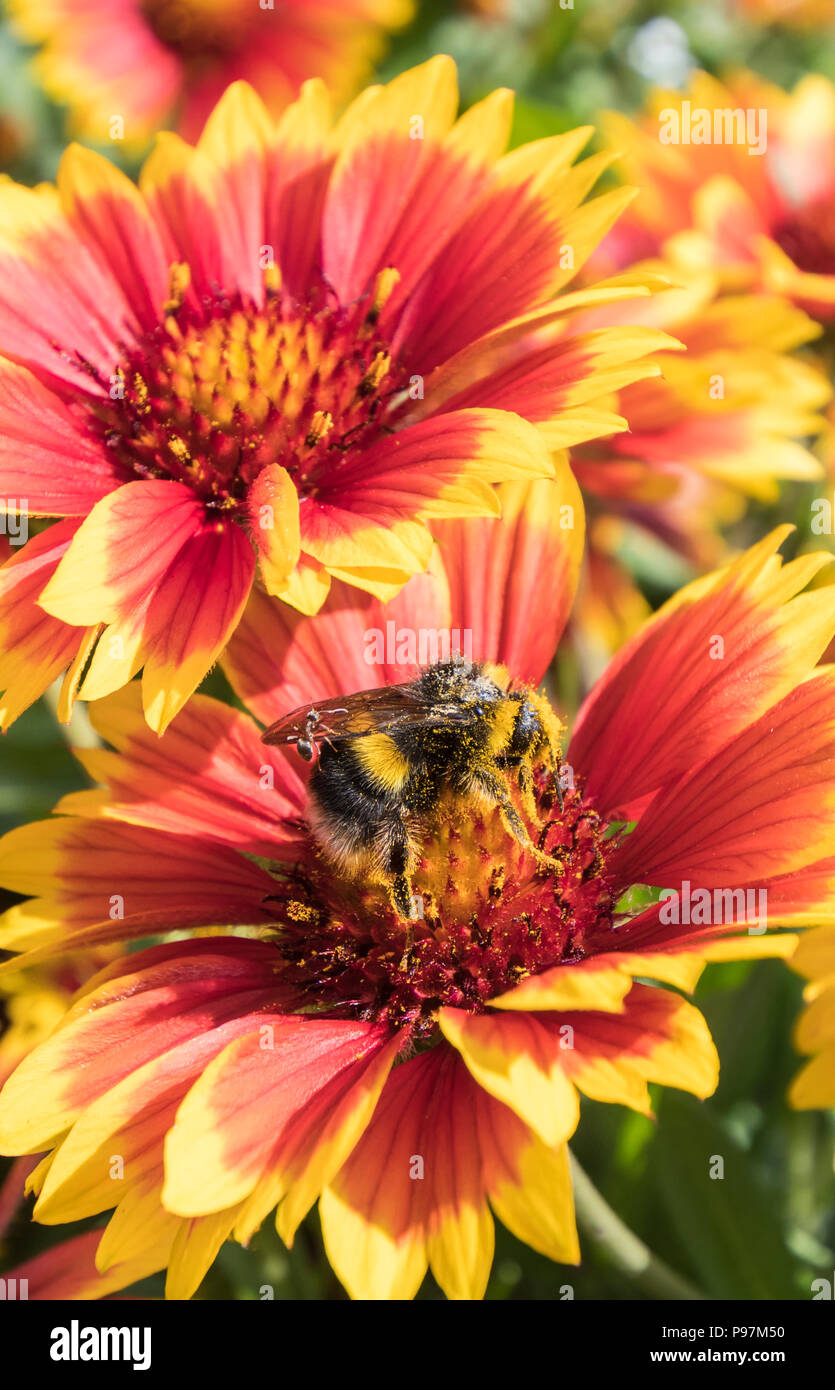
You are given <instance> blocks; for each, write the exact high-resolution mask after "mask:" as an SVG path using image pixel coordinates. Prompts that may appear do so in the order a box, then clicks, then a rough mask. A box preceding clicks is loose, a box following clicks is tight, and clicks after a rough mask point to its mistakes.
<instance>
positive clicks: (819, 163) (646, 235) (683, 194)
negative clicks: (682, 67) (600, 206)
mask: <svg viewBox="0 0 835 1390" xmlns="http://www.w3.org/2000/svg"><path fill="white" fill-rule="evenodd" d="M603 128H604V132H605V134H606V138H607V139H608V140H610V141H613V142H615V143H616V144H617V145H618V147H619V148H620V149H622V150H623V151H624V159H623V166H622V167H623V172H624V175H625V177H626V178H628V179H629V181H630V182H631V183H635V184H637V185H638V186H639V187H640V188H641V190H642V196H641V198H640V199H638V200H636V203H635V207H634V210H633V211H632V212H631V213H630V214H629V216H628V217H627V218H626V219H624V221H623V223H622V224H621V225H620V227H619V229H618V230H617V231H616V233H615V234H614V236H613V237H612V238H611V239H610V241H609V242H608V244H607V246H606V248H605V254H604V256H603V258H602V261H601V263H602V264H609V263H612V264H615V265H617V264H622V263H625V264H631V263H633V262H634V261H635V260H637V259H640V258H642V257H645V256H651V255H655V254H658V252H659V251H661V250H662V249H663V251H664V254H665V255H667V256H668V257H671V258H672V259H673V260H674V261H678V262H679V263H680V264H682V265H683V266H686V267H688V268H690V269H705V268H713V269H716V270H718V271H719V272H720V273H721V275H722V277H723V279H724V281H725V283H726V284H727V286H728V287H729V288H731V289H736V290H739V289H750V288H760V289H764V290H766V291H768V292H771V293H774V294H780V295H785V296H786V297H787V298H789V299H791V300H793V301H794V302H795V303H796V304H799V305H801V306H802V307H804V308H805V309H807V310H808V311H809V313H811V314H813V315H814V316H815V317H816V318H818V319H821V320H822V321H823V322H829V321H830V320H831V319H832V318H833V316H835V232H833V226H835V87H833V85H832V83H831V82H829V81H828V80H827V79H826V78H824V77H821V76H818V75H812V76H808V77H804V78H802V79H801V81H800V82H799V83H798V84H797V86H796V87H795V89H794V91H793V92H792V93H790V94H789V93H786V92H784V91H782V90H781V89H780V88H779V87H774V86H772V85H770V84H769V83H766V82H764V81H763V80H762V79H761V78H759V77H756V76H755V75H754V74H752V73H748V72H740V73H738V74H736V75H735V76H734V77H733V78H731V79H729V81H728V82H727V84H726V85H723V84H722V83H720V82H718V81H717V80H716V79H715V78H713V77H710V76H708V74H706V73H696V74H695V75H694V77H693V79H692V82H691V85H690V88H689V90H688V92H687V94H686V95H684V96H683V95H682V93H680V92H668V91H663V90H656V91H655V92H654V93H653V95H652V98H651V101H650V103H649V111H648V113H647V115H646V116H645V117H644V118H639V119H638V120H637V121H634V120H632V119H630V118H629V117H627V116H624V115H621V114H617V113H611V114H610V115H609V116H608V117H607V118H606V119H605V121H604V123H603Z"/></svg>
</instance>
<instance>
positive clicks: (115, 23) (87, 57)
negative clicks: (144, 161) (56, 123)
mask: <svg viewBox="0 0 835 1390" xmlns="http://www.w3.org/2000/svg"><path fill="white" fill-rule="evenodd" d="M10 10H11V14H12V16H13V19H14V22H15V24H16V26H17V29H18V32H19V33H20V35H21V36H22V37H23V38H24V39H26V40H27V41H28V42H29V43H32V44H37V45H38V48H39V52H38V55H37V58H36V59H35V70H36V73H37V76H38V78H39V80H40V81H41V82H42V83H43V86H44V87H45V88H46V90H47V91H48V92H49V94H50V96H51V97H52V99H53V100H54V101H56V102H60V103H62V104H63V105H66V106H67V107H68V108H69V112H70V130H71V133H73V134H74V135H77V136H79V137H82V138H84V139H87V140H93V141H100V142H105V141H108V140H114V139H116V140H124V141H126V142H127V144H128V145H130V146H134V147H136V146H139V147H141V146H142V145H143V144H146V143H147V141H148V140H149V139H150V137H151V135H152V134H153V133H154V131H155V130H157V129H159V127H160V126H162V125H171V124H172V123H174V124H175V126H176V128H177V129H179V130H180V131H181V132H182V134H183V135H185V137H186V138H187V139H196V137H197V136H198V135H199V133H200V130H201V128H202V126H203V124H204V123H205V121H206V119H207V118H208V116H209V113H210V112H211V110H212V108H213V107H214V106H215V105H216V103H217V101H218V100H219V99H220V97H221V95H222V93H223V91H224V89H225V88H226V87H227V86H228V85H229V83H230V82H235V81H238V80H243V81H246V82H249V83H250V84H251V85H252V86H253V87H254V88H255V90H256V91H257V92H258V94H259V95H260V96H261V98H262V99H263V101H264V102H265V103H266V105H267V106H268V107H269V108H270V110H271V111H273V112H275V113H278V112H279V111H281V110H282V109H283V108H284V107H285V106H286V105H287V103H288V101H290V100H292V99H293V98H294V97H296V96H297V95H298V93H299V90H300V88H301V86H302V83H303V82H304V81H306V80H307V78H310V77H321V78H323V79H324V80H325V81H326V82H327V83H328V85H329V87H330V88H331V90H332V91H333V93H334V95H335V97H336V99H337V100H338V101H339V102H343V101H345V100H347V99H348V98H349V97H351V96H353V95H354V93H355V92H356V91H357V89H358V88H359V87H360V86H361V85H362V83H363V81H365V79H366V78H367V77H368V75H369V73H370V71H371V69H372V67H373V66H374V64H375V63H376V62H377V60H378V59H379V58H380V56H381V53H382V52H383V50H384V48H385V43H386V34H387V31H391V30H392V29H396V28H399V27H400V26H402V25H404V24H406V23H407V22H408V20H409V18H410V17H411V15H412V13H413V6H412V0H116V3H114V0H46V3H41V0H11V4H10Z"/></svg>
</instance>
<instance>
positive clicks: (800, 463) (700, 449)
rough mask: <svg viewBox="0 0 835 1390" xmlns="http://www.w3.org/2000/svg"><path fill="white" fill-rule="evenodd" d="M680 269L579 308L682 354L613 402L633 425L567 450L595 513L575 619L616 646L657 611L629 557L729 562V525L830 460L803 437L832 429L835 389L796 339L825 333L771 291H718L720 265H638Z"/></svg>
mask: <svg viewBox="0 0 835 1390" xmlns="http://www.w3.org/2000/svg"><path fill="white" fill-rule="evenodd" d="M640 269H641V270H642V271H645V272H646V273H647V274H648V275H652V274H655V275H657V276H659V278H660V277H663V275H664V274H666V275H667V276H668V278H669V279H670V280H671V281H673V282H674V281H675V280H676V278H678V279H679V285H678V287H677V288H671V289H669V290H666V291H664V292H662V293H659V294H656V295H654V296H653V297H652V298H651V299H647V300H643V301H633V302H632V303H631V304H629V303H623V304H616V305H608V306H605V307H603V308H601V309H597V310H591V311H589V312H587V313H585V314H583V315H582V316H581V317H580V321H579V326H581V327H583V328H585V329H590V328H600V327H603V326H610V327H611V326H614V325H616V324H624V323H631V324H643V325H645V326H648V327H655V328H663V329H665V330H666V331H668V332H670V333H672V334H674V335H675V338H676V339H677V340H678V341H679V342H681V343H682V344H683V345H684V347H685V348H686V351H685V352H683V353H680V352H662V353H660V354H659V355H658V361H659V364H660V365H661V368H662V374H661V376H660V377H658V378H656V379H655V380H652V381H650V380H646V381H642V382H635V383H634V384H631V385H628V386H625V387H624V388H623V389H622V390H621V391H620V392H619V393H618V397H617V401H616V409H617V411H618V413H619V414H620V415H622V416H624V417H625V418H626V419H627V420H628V421H629V424H630V429H629V432H628V433H624V434H620V435H612V436H611V437H610V438H609V439H605V440H603V439H598V440H593V441H590V442H589V443H586V444H580V445H578V446H577V447H576V448H574V449H572V451H571V463H572V468H573V470H574V474H575V476H576V477H577V479H578V481H579V482H580V485H581V487H582V489H583V495H584V498H585V501H586V510H587V513H588V518H589V536H588V547H587V566H586V572H585V576H584V581H583V585H582V589H581V595H580V598H579V600H578V604H577V606H576V608H575V613H574V622H575V629H576V630H577V631H578V633H579V634H580V636H581V638H582V640H583V641H584V642H586V643H589V642H597V643H598V644H599V646H600V647H601V648H602V650H603V651H604V653H605V654H606V655H608V654H609V653H610V652H612V651H616V650H617V649H618V647H619V646H620V645H621V644H622V642H623V641H624V640H625V639H626V638H627V637H629V636H631V635H632V632H634V631H635V629H636V628H637V626H638V624H639V623H640V622H641V621H643V619H644V618H645V617H646V616H647V614H648V612H649V608H648V605H647V604H646V601H645V600H644V599H643V598H642V597H641V595H640V593H639V591H638V589H637V588H636V586H635V584H634V582H633V581H632V579H631V578H630V576H629V573H628V570H627V568H626V566H625V565H624V564H623V563H622V561H621V558H620V557H621V556H622V555H623V554H625V553H628V552H629V549H630V547H632V548H634V547H635V545H636V543H637V544H641V542H642V540H643V539H644V538H648V539H649V540H650V542H652V543H654V544H655V545H660V546H663V547H665V548H666V550H667V551H668V553H669V554H670V556H671V557H672V559H673V562H674V563H675V564H676V565H677V566H679V567H681V565H682V561H683V562H684V563H685V564H686V565H688V566H690V567H692V569H694V570H695V571H696V572H704V571H705V570H707V569H710V568H712V567H714V566H716V565H718V564H721V563H722V562H723V561H724V560H725V559H726V558H727V551H726V545H725V542H724V539H723V534H722V528H724V527H727V526H729V525H730V524H732V523H734V522H736V521H738V520H739V519H740V518H741V517H742V515H743V514H744V512H745V509H746V507H747V505H748V504H749V503H750V502H752V501H755V502H760V503H772V502H774V501H776V499H777V497H778V495H779V487H780V483H781V482H783V481H806V480H811V479H815V478H819V477H821V476H822V475H823V472H824V469H823V467H822V465H821V463H820V461H819V460H818V459H817V458H816V457H815V455H814V454H813V453H812V452H811V451H810V450H809V449H808V448H806V447H805V443H804V441H805V440H806V439H807V438H808V437H809V436H813V435H818V434H820V432H821V431H822V430H824V428H825V426H826V420H825V417H824V415H823V414H821V409H822V407H824V406H826V404H827V403H828V402H829V400H830V398H831V395H832V388H831V385H830V383H829V381H828V380H827V378H826V377H825V376H824V374H823V373H822V372H821V371H819V370H818V369H817V367H816V366H815V365H813V364H812V363H810V362H807V361H804V360H803V359H802V358H800V357H799V356H798V355H797V354H796V352H795V351H794V350H795V349H797V348H799V347H802V346H803V345H805V344H806V343H808V342H810V341H811V340H813V339H815V338H817V337H818V336H819V335H820V331H821V330H820V326H819V325H818V324H817V323H815V321H814V320H812V319H811V318H809V317H808V315H806V314H805V313H804V312H803V311H802V310H800V309H798V308H796V307H795V306H794V305H792V304H791V303H790V302H788V301H787V300H784V299H781V298H780V297H778V296H775V295H766V294H755V293H744V294H722V293H721V292H720V285H719V279H718V276H717V275H716V273H715V272H712V271H703V272H698V273H692V274H687V275H684V276H681V275H679V276H678V277H677V275H676V272H675V271H674V270H673V269H672V268H671V267H669V266H668V265H667V264H666V263H664V262H647V263H645V264H644V265H642V266H641V267H640Z"/></svg>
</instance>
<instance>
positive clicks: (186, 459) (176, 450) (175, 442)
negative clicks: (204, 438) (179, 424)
mask: <svg viewBox="0 0 835 1390" xmlns="http://www.w3.org/2000/svg"><path fill="white" fill-rule="evenodd" d="M168 447H169V449H170V450H171V452H172V454H173V455H174V457H175V458H178V459H179V460H180V462H181V463H191V455H190V454H189V451H188V446H187V444H186V443H185V441H184V440H182V439H180V437H179V435H177V434H172V436H171V438H170V439H169V441H168Z"/></svg>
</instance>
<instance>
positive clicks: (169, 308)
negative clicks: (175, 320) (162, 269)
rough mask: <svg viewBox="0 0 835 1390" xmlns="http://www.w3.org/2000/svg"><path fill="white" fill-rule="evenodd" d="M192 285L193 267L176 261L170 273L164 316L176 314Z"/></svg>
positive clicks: (163, 307)
mask: <svg viewBox="0 0 835 1390" xmlns="http://www.w3.org/2000/svg"><path fill="white" fill-rule="evenodd" d="M190 284H191V267H190V266H189V265H188V264H187V262H186V261H174V263H173V265H172V266H170V267H169V271H168V298H167V299H166V301H165V303H164V304H163V306H162V312H163V314H166V315H168V314H175V313H176V312H177V310H178V309H179V308H180V306H181V304H182V302H183V300H184V299H185V297H186V290H187V289H188V287H189V285H190Z"/></svg>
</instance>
